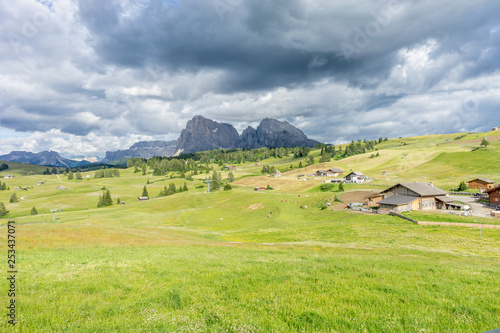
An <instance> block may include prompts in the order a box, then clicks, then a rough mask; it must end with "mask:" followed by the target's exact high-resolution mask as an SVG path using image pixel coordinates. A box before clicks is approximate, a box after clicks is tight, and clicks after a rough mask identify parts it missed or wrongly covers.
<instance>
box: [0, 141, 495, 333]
mask: <svg viewBox="0 0 500 333" xmlns="http://www.w3.org/2000/svg"><path fill="white" fill-rule="evenodd" d="M492 134H493V133H492ZM461 135H464V134H456V135H443V136H428V137H420V138H403V139H394V140H389V141H387V142H383V143H381V144H380V145H378V146H377V148H378V149H379V152H380V156H379V157H376V158H369V156H370V154H373V152H368V153H367V154H363V155H357V156H351V157H349V158H346V159H342V160H338V161H335V160H332V161H331V162H328V163H322V164H315V165H311V166H309V167H305V168H302V169H297V167H298V164H299V161H302V164H303V165H304V166H305V165H306V159H300V160H294V159H293V158H291V157H288V158H287V157H284V158H282V159H279V158H272V159H268V160H264V161H260V162H259V165H255V163H244V164H241V165H237V170H236V171H235V172H234V174H235V177H236V179H237V180H236V181H235V182H234V183H233V185H235V186H234V187H233V190H231V191H216V192H212V193H206V191H207V188H206V184H203V180H204V179H205V177H206V176H207V175H206V174H201V175H197V176H194V180H193V181H185V179H182V178H174V179H170V178H169V177H170V175H167V176H166V177H165V176H162V177H159V176H152V175H150V174H148V175H145V176H143V175H142V173H134V172H133V169H132V168H131V169H127V170H120V173H121V176H120V177H119V178H104V179H94V178H93V174H94V173H93V172H90V173H88V174H90V175H91V176H92V178H90V179H87V178H84V179H83V180H67V178H66V177H64V176H63V175H59V177H57V176H55V175H46V176H45V175H43V176H42V175H36V176H24V177H21V176H18V177H16V178H14V179H5V182H7V183H8V184H9V186H10V187H11V190H10V191H0V201H1V202H4V203H5V204H6V206H7V209H8V210H9V211H10V213H9V215H8V216H7V217H8V218H9V219H15V220H16V228H17V229H16V230H17V233H16V237H17V249H18V255H17V265H18V267H17V269H18V271H19V273H18V281H17V283H18V284H17V286H18V295H17V302H18V303H17V304H18V309H17V310H18V319H19V323H18V325H17V327H16V328H15V329H12V328H9V326H8V325H7V324H6V321H5V320H3V321H2V322H1V323H0V325H1V326H0V327H1V329H2V330H4V331H7V330H12V331H19V332H174V331H175V332H272V331H274V332H363V331H366V332H419V331H420V332H482V331H487V330H491V329H495V328H498V327H499V324H498V323H499V318H500V305H499V302H498V292H497V290H498V284H499V282H500V278H499V276H500V246H499V244H500V232H499V230H493V229H483V230H481V231H480V230H479V229H473V228H460V227H434V226H418V225H415V224H412V223H408V222H406V221H403V220H400V219H397V218H395V217H391V216H384V215H361V214H356V213H348V212H344V211H332V210H329V209H322V208H324V207H325V205H326V203H327V202H331V201H332V200H333V198H334V197H335V196H336V195H339V193H338V192H321V191H319V185H320V184H321V181H322V180H323V179H322V178H320V177H316V178H317V179H311V180H309V181H302V180H298V179H297V175H299V174H308V173H311V172H314V171H316V170H318V169H327V168H330V167H340V168H342V169H344V170H345V171H347V172H349V171H350V170H351V169H353V170H356V171H362V172H363V173H365V174H366V175H368V176H370V177H371V178H374V179H375V180H374V181H373V182H371V183H367V184H363V185H351V184H348V185H347V184H346V189H347V190H357V189H380V188H384V187H386V186H387V185H390V184H393V183H395V182H399V181H413V180H422V181H424V180H425V181H431V180H432V181H434V182H435V183H436V184H437V185H439V186H443V188H445V189H448V187H451V186H456V185H458V182H459V181H461V180H469V178H471V179H472V178H474V177H477V176H486V177H488V178H491V179H493V180H498V181H500V178H499V177H498V170H497V169H498V167H497V165H498V162H499V161H500V158H498V148H499V144H498V141H495V137H494V136H492V135H491V134H490V135H489V139H490V140H491V145H490V146H488V147H487V148H486V149H484V148H481V149H475V148H478V147H479V143H478V142H477V141H478V136H477V134H471V135H467V136H465V137H463V138H460V139H459V140H455V141H453V139H454V138H456V137H458V136H461ZM446 138H450V139H451V140H452V141H450V142H449V148H448V147H447V145H446V141H445V139H446ZM479 138H480V136H479ZM402 142H406V143H407V144H406V145H402ZM403 152H405V153H408V159H407V162H408V166H407V167H406V168H405V167H404V160H402V159H401V154H402V153H403ZM312 154H313V155H314V156H316V161H317V156H318V155H319V151H318V150H316V151H313V152H312ZM264 164H268V165H275V166H277V167H278V168H280V169H282V171H287V172H286V173H285V174H284V176H282V177H280V178H277V179H273V178H270V177H268V176H262V175H261V174H260V170H261V169H262V165H264ZM290 165H292V168H290ZM211 166H212V167H213V168H214V169H215V170H220V167H219V166H217V165H215V164H212V165H211ZM383 171H386V172H387V173H388V174H387V175H384V176H382V172H383ZM85 174H87V173H85V172H84V173H83V175H85ZM222 175H223V178H225V177H227V172H222ZM178 176H179V175H178V174H177V175H176V177H178ZM41 180H43V181H45V184H43V185H36V184H37V182H38V181H41ZM148 180H149V182H150V184H147V182H148ZM2 181H3V179H2ZM170 182H174V183H175V184H176V186H180V185H183V184H184V182H186V183H187V186H188V188H189V191H188V192H183V193H177V194H174V195H172V196H168V197H161V198H156V199H153V198H154V197H156V196H157V195H158V194H159V192H160V190H161V189H162V188H163V187H164V186H165V185H167V186H168V184H169V183H170ZM267 184H269V185H270V186H271V187H273V188H274V190H272V191H263V192H255V191H254V190H253V188H254V187H255V186H264V187H265V186H267ZM59 185H63V186H66V187H67V189H66V190H57V186H59ZM144 185H146V187H147V189H148V192H149V196H150V197H151V198H152V199H151V200H149V201H145V202H138V201H137V197H138V196H140V195H141V194H142V189H143V187H144ZM202 185H203V187H202V188H197V187H199V186H202ZM14 186H28V187H33V188H30V189H29V190H28V191H16V194H17V195H18V197H19V198H21V197H24V198H23V199H21V200H20V201H19V202H18V203H13V204H11V203H9V202H8V201H9V198H10V196H11V195H12V193H14V190H13V187H14ZM103 187H106V188H107V189H109V190H110V191H111V194H112V197H113V201H114V202H115V201H116V199H117V198H118V197H119V198H120V199H121V200H123V201H125V202H126V204H125V205H116V204H114V205H113V206H111V207H105V208H97V207H96V205H97V198H98V196H99V194H101V193H102V188H103ZM32 207H36V208H37V209H38V212H39V213H41V212H43V213H44V214H43V217H42V216H41V215H40V214H38V215H36V216H30V215H29V214H30V209H31V208H32ZM301 207H302V208H301ZM306 207H307V208H306ZM53 208H58V209H61V208H62V209H63V211H62V212H60V211H59V212H57V213H56V220H55V221H52V214H51V213H49V210H50V209H53ZM418 214H420V215H418ZM417 215H418V218H419V219H420V218H423V219H432V218H433V217H432V216H430V215H422V213H417ZM431 215H432V214H431ZM446 217H447V218H449V217H448V216H446ZM443 218H444V217H443V216H442V215H441V216H440V217H439V218H437V219H436V220H440V219H441V220H442V219H443ZM457 219H458V218H457ZM484 220H486V219H484ZM6 221H7V220H5V219H4V220H1V223H2V224H3V225H4V224H5V222H6ZM462 221H463V222H466V221H467V218H460V221H459V222H462ZM481 222H482V220H481ZM483 223H484V222H483ZM0 239H2V240H1V242H2V243H3V244H6V228H5V226H2V227H0ZM5 249H6V248H5ZM0 281H1V282H0V290H1V293H0V304H7V302H8V298H7V296H6V295H7V292H6V290H7V288H8V286H7V281H6V279H0Z"/></svg>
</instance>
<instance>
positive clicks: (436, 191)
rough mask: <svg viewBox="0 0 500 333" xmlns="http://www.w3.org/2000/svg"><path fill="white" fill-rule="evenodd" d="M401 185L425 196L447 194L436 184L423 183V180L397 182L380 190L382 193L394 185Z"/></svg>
mask: <svg viewBox="0 0 500 333" xmlns="http://www.w3.org/2000/svg"><path fill="white" fill-rule="evenodd" d="M398 185H401V186H403V187H406V188H407V189H409V190H410V191H413V192H415V193H417V194H418V195H420V196H422V197H426V196H442V195H446V194H448V192H446V191H444V190H442V189H440V188H439V187H437V186H434V185H433V184H432V183H423V182H413V183H398V184H396V185H394V186H391V187H389V188H388V189H386V190H384V191H382V193H384V192H387V191H389V190H391V189H393V188H394V187H396V186H398Z"/></svg>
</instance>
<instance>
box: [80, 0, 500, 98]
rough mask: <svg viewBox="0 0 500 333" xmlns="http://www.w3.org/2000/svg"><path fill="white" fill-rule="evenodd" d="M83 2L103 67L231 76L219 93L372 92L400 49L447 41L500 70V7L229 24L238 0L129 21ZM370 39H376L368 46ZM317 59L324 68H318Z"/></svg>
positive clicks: (294, 11)
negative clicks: (318, 88) (330, 88)
mask: <svg viewBox="0 0 500 333" xmlns="http://www.w3.org/2000/svg"><path fill="white" fill-rule="evenodd" d="M79 3H80V8H81V10H80V15H81V18H82V21H83V22H84V23H85V24H86V25H87V26H88V28H89V30H90V31H91V32H92V33H93V38H94V41H95V46H96V51H97V53H98V54H99V55H100V56H101V58H102V60H103V61H105V62H107V63H112V64H119V65H121V66H135V67H140V66H143V65H144V64H147V63H155V64H159V65H161V66H164V67H166V68H168V69H169V70H187V71H200V70H203V69H206V68H215V69H222V70H224V71H225V73H226V75H225V76H224V78H223V80H222V82H219V84H220V86H218V87H214V90H216V89H220V90H221V92H225V93H227V92H230V91H231V90H233V91H245V90H247V89H252V90H255V89H269V88H272V87H278V86H293V85H294V84H303V83H304V82H308V81H315V80H318V79H321V78H322V77H333V78H336V79H338V80H348V81H349V82H350V83H351V84H355V85H359V86H362V87H364V86H370V85H373V84H376V83H377V82H378V81H380V80H382V79H383V78H384V76H385V75H387V74H388V71H390V70H391V68H392V66H393V65H394V54H395V52H396V51H397V50H399V49H400V48H401V47H412V46H414V45H415V44H417V43H420V42H422V41H425V40H427V39H430V38H435V39H438V40H440V41H442V43H443V49H441V50H439V51H438V52H449V51H450V50H454V51H460V49H461V47H462V46H463V44H464V41H465V40H467V41H477V42H473V44H475V45H478V46H481V47H482V48H483V49H484V48H486V47H489V48H491V50H490V51H489V54H488V55H487V56H486V57H484V59H481V57H480V55H479V54H476V55H474V54H467V51H464V50H461V52H462V53H464V56H466V57H467V56H472V57H474V56H475V57H476V59H473V60H477V61H478V63H477V65H476V66H477V67H479V68H481V67H485V68H488V69H490V70H491V68H492V66H493V68H496V67H497V66H498V64H499V60H498V59H499V58H498V57H496V58H495V55H496V54H497V52H498V43H496V44H495V41H494V40H492V39H488V38H487V39H485V38H484V37H485V34H486V35H487V34H489V30H490V29H491V28H492V27H493V26H494V24H498V22H497V14H495V13H498V12H499V11H500V4H499V3H491V2H485V1H479V2H477V3H475V4H472V3H468V2H457V1H440V2H430V1H419V2H409V1H406V2H405V1H371V2H369V3H361V2H359V1H358V2H354V4H353V5H350V6H346V5H339V6H332V5H331V4H329V3H326V4H322V3H320V2H306V1H299V0H295V1H289V0H287V1H258V2H256V1H241V4H239V5H238V6H236V7H235V8H233V9H232V10H228V9H227V8H226V7H224V8H225V10H226V11H225V12H224V15H223V16H221V17H219V16H218V15H217V11H216V9H215V7H214V6H215V4H217V3H229V2H223V1H222V0H218V1H181V2H179V4H177V5H173V4H171V5H168V6H167V7H165V6H163V5H162V2H159V1H151V2H149V3H147V5H145V6H143V7H142V8H138V9H137V13H136V15H134V16H132V17H124V18H122V19H120V20H118V19H117V17H118V16H120V13H122V11H123V8H121V6H120V5H119V4H118V3H115V4H111V3H110V2H101V1H88V0H81V1H80V2H79ZM236 3H238V2H236ZM391 6H392V7H391ZM391 8H392V12H391ZM384 13H385V14H384ZM384 15H385V16H384ZM384 20H385V21H386V22H383V21H384ZM101 21H102V22H101ZM378 22H382V24H380V23H378ZM383 25H385V27H384V26H383ZM373 27H375V28H376V29H379V31H378V32H377V30H373ZM370 29H372V30H370ZM368 32H370V33H371V35H373V37H370V36H368V35H367V33H368ZM360 36H365V38H367V39H368V44H367V45H366V46H364V44H365V43H367V42H366V41H363V38H361V37H360ZM360 40H361V41H363V43H361V42H360ZM342 43H344V45H350V46H352V47H353V48H354V49H356V51H355V52H353V53H352V55H351V57H350V59H346V58H345V57H344V55H345V53H346V52H344V50H343V49H342V47H341V45H342ZM350 50H351V49H350ZM315 59H316V66H318V67H314V66H311V64H312V63H314V62H315ZM347 60H349V61H347ZM481 63H484V65H483V66H482V65H481ZM474 73H477V72H474ZM437 81H439V78H437ZM435 82H436V81H434V82H429V83H430V84H431V85H432V84H433V83H435Z"/></svg>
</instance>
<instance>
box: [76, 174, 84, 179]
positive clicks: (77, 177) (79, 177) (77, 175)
mask: <svg viewBox="0 0 500 333" xmlns="http://www.w3.org/2000/svg"><path fill="white" fill-rule="evenodd" d="M75 179H76V180H82V179H83V177H82V174H81V173H80V172H77V173H76V176H75Z"/></svg>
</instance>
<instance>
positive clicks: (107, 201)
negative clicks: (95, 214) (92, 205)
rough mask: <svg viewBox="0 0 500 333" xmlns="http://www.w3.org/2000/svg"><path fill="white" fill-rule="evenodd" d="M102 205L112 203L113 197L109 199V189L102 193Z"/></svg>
mask: <svg viewBox="0 0 500 333" xmlns="http://www.w3.org/2000/svg"><path fill="white" fill-rule="evenodd" d="M104 205H105V206H111V205H113V199H111V192H109V190H106V193H104Z"/></svg>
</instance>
